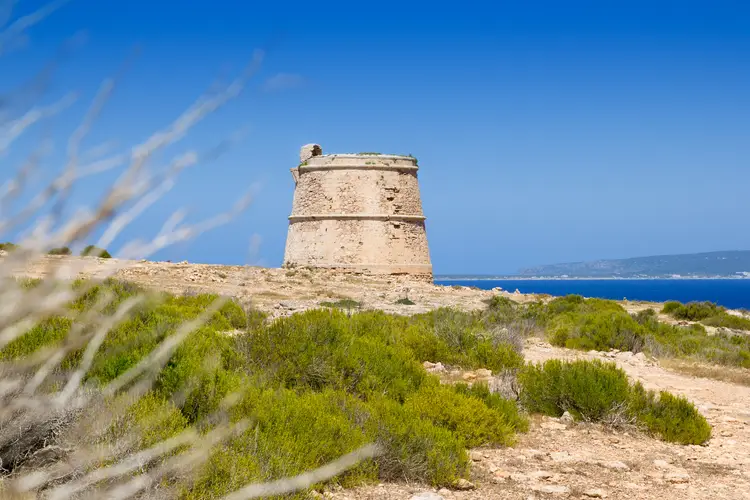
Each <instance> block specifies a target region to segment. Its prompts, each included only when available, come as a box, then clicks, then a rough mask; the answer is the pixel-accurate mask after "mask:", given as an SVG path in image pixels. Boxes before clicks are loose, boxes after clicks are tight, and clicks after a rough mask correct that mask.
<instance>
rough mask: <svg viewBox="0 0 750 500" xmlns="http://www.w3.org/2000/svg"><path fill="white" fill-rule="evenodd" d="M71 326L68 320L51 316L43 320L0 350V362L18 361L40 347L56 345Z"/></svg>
mask: <svg viewBox="0 0 750 500" xmlns="http://www.w3.org/2000/svg"><path fill="white" fill-rule="evenodd" d="M71 326H72V321H71V320H70V318H65V317H60V316H53V317H51V318H47V319H43V320H41V321H40V322H38V323H37V324H36V325H34V327H33V328H31V329H30V330H29V331H28V332H26V333H24V334H23V335H21V336H20V337H17V338H15V339H13V340H12V341H11V342H9V343H8V345H6V346H5V347H3V348H2V349H0V360H11V359H19V358H22V357H24V356H28V355H29V354H31V353H33V352H35V351H37V350H38V349H40V348H42V347H46V346H50V345H53V344H56V343H58V342H60V341H62V340H63V339H64V338H65V336H66V335H67V334H68V331H69V330H70V327H71Z"/></svg>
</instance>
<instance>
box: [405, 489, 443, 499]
mask: <svg viewBox="0 0 750 500" xmlns="http://www.w3.org/2000/svg"><path fill="white" fill-rule="evenodd" d="M409 500H445V497H444V496H442V495H439V494H437V493H433V492H432V491H424V492H422V493H417V494H416V495H412V496H410V497H409Z"/></svg>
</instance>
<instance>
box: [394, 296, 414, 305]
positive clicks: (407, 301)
mask: <svg viewBox="0 0 750 500" xmlns="http://www.w3.org/2000/svg"><path fill="white" fill-rule="evenodd" d="M414 304H415V302H414V301H413V300H411V299H410V298H409V297H404V298H403V299H398V300H397V301H396V305H400V306H413V305H414Z"/></svg>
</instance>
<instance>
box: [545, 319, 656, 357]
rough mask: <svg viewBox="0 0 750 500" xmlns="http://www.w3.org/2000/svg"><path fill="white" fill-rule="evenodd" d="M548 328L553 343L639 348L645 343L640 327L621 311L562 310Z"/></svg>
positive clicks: (573, 347)
mask: <svg viewBox="0 0 750 500" xmlns="http://www.w3.org/2000/svg"><path fill="white" fill-rule="evenodd" d="M549 331H550V342H551V343H552V344H553V345H558V346H561V347H568V348H570V349H582V350H592V349H593V350H598V351H605V350H609V349H619V350H624V351H633V352H640V351H641V350H642V348H643V344H644V331H643V327H642V326H641V325H639V324H638V322H637V321H636V320H634V319H633V318H632V316H630V315H629V314H628V313H626V312H624V311H616V310H606V309H603V310H598V311H596V312H591V313H573V312H568V313H564V314H561V315H560V316H558V317H556V318H554V319H552V320H551V321H550V326H549Z"/></svg>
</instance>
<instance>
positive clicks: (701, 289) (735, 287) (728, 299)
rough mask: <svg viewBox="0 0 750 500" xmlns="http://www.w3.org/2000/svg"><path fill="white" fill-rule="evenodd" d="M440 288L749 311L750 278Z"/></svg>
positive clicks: (471, 282)
mask: <svg viewBox="0 0 750 500" xmlns="http://www.w3.org/2000/svg"><path fill="white" fill-rule="evenodd" d="M435 283H436V284H438V285H462V286H476V287H478V288H482V289H484V290H490V289H492V288H495V287H498V286H499V287H501V288H502V289H503V290H507V291H510V292H513V291H515V290H516V289H518V290H519V291H520V292H521V293H548V294H550V295H568V294H577V295H583V296H584V297H598V298H602V299H615V300H622V299H628V300H645V301H653V302H665V301H667V300H677V301H680V302H690V301H693V300H697V301H703V300H708V301H711V302H715V303H717V304H719V305H722V306H724V307H727V308H729V309H741V308H744V309H750V279H725V280H721V279H717V280H710V279H697V280H690V279H681V280H622V279H619V280H541V279H540V280H484V279H476V280H439V279H438V280H435Z"/></svg>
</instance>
